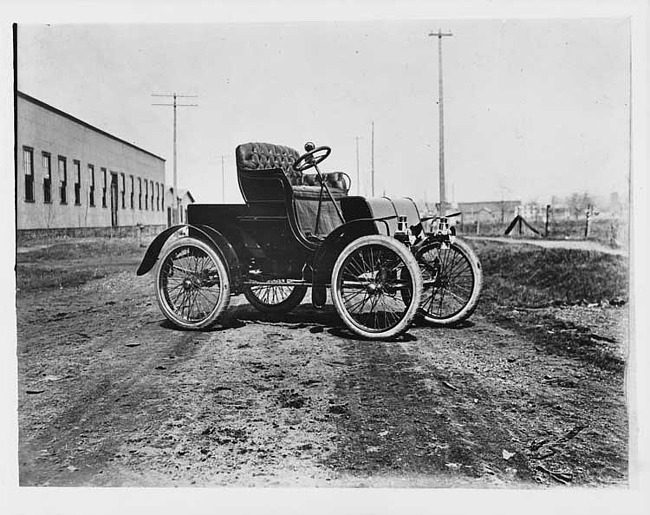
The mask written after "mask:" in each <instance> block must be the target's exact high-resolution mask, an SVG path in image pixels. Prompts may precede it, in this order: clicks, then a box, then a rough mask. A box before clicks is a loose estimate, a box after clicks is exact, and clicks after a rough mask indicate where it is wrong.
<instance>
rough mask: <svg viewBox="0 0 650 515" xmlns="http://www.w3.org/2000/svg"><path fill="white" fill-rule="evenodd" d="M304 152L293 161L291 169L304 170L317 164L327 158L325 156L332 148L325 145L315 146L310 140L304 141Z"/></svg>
mask: <svg viewBox="0 0 650 515" xmlns="http://www.w3.org/2000/svg"><path fill="white" fill-rule="evenodd" d="M305 150H306V151H307V152H305V153H304V154H303V155H301V156H300V157H299V158H298V159H297V160H296V161H295V162H294V163H293V169H294V170H295V171H296V172H301V173H302V172H304V171H305V170H309V169H310V168H313V167H314V166H316V165H317V164H319V163H321V162H323V161H324V160H325V159H327V156H329V155H330V153H331V152H332V149H331V148H330V147H327V146H325V145H323V146H322V147H316V145H314V144H313V143H311V142H308V143H305Z"/></svg>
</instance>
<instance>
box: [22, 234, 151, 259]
mask: <svg viewBox="0 0 650 515" xmlns="http://www.w3.org/2000/svg"><path fill="white" fill-rule="evenodd" d="M142 254H144V249H143V248H141V247H140V246H139V245H138V243H137V242H136V241H134V240H129V239H110V240H109V239H92V240H86V241H79V240H70V241H65V240H62V241H58V242H55V243H53V244H51V245H50V246H48V247H45V248H41V249H35V250H31V251H29V252H25V253H20V254H18V257H17V261H18V263H38V262H50V261H63V260H69V259H85V258H90V259H92V258H98V257H102V258H105V257H108V256H116V257H117V256H125V255H126V256H134V255H142Z"/></svg>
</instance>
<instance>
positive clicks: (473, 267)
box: [416, 239, 483, 326]
mask: <svg viewBox="0 0 650 515" xmlns="http://www.w3.org/2000/svg"><path fill="white" fill-rule="evenodd" d="M416 258H417V260H418V263H419V264H420V268H421V270H422V280H423V290H422V302H421V304H420V312H421V314H422V315H423V317H424V319H425V320H426V321H427V322H429V323H431V324H433V325H439V326H449V325H454V324H457V323H459V322H462V321H463V320H466V319H467V318H468V317H469V316H470V315H471V314H472V313H473V312H474V310H475V309H476V305H477V303H478V298H479V294H480V292H481V286H482V284H483V273H482V271H481V264H480V262H479V260H478V257H477V256H476V254H475V253H474V251H473V250H472V249H471V247H470V246H469V245H467V243H465V242H464V241H462V240H459V239H456V240H455V241H454V242H453V243H443V242H432V243H428V244H425V245H424V246H423V247H422V248H420V249H418V251H417V252H416Z"/></svg>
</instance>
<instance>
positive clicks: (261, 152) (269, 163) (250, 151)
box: [235, 143, 350, 196]
mask: <svg viewBox="0 0 650 515" xmlns="http://www.w3.org/2000/svg"><path fill="white" fill-rule="evenodd" d="M235 157H236V159H237V169H238V170H240V171H242V170H243V171H247V172H252V171H263V170H274V169H280V170H282V171H283V172H284V175H286V176H287V179H289V184H291V186H293V187H294V191H295V192H296V193H298V194H300V192H301V191H304V192H308V191H309V190H308V189H306V188H296V186H317V187H318V190H320V179H319V177H318V175H317V174H315V173H313V174H310V173H305V174H301V173H300V172H297V171H295V170H294V169H293V163H295V162H296V161H297V160H298V158H299V157H300V154H299V153H298V151H297V150H295V149H293V148H291V147H285V146H284V145H274V144H272V143H245V144H243V145H239V146H238V147H237V150H236V151H235ZM323 177H324V178H325V184H327V185H328V186H329V187H330V188H334V189H337V190H341V191H339V192H336V193H337V194H338V195H339V196H340V194H341V193H342V192H343V191H344V192H345V193H347V190H348V189H349V187H350V185H349V184H347V183H346V180H345V176H344V174H343V173H341V172H331V173H324V174H323ZM306 194H307V195H308V196H310V194H309V193H306Z"/></svg>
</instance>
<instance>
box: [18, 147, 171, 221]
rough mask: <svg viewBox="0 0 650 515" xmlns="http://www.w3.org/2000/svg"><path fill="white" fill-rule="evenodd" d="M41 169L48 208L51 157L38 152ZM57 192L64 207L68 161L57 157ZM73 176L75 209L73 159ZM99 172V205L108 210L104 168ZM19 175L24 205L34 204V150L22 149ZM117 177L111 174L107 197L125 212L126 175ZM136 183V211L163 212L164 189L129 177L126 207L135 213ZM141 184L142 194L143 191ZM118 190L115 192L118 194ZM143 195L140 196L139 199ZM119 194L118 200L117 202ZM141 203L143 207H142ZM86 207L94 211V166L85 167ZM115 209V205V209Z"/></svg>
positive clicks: (76, 166)
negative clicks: (20, 176) (86, 176)
mask: <svg viewBox="0 0 650 515" xmlns="http://www.w3.org/2000/svg"><path fill="white" fill-rule="evenodd" d="M41 155H42V159H43V160H42V168H43V202H45V203H46V204H49V203H51V202H52V156H51V154H50V153H49V152H42V154H41ZM57 163H58V172H59V182H58V192H59V200H60V202H61V204H67V203H68V161H67V158H66V157H64V156H58V159H57ZM72 168H73V176H74V203H75V205H76V206H80V205H81V182H82V181H81V163H80V162H79V161H78V160H77V159H74V160H73V161H72ZM100 170H101V203H102V207H108V204H107V197H108V188H109V182H108V174H107V171H106V168H103V167H102V168H100ZM23 172H24V175H25V202H35V191H34V186H35V183H34V149H33V148H31V147H23ZM119 178H120V181H119V184H118V174H117V173H116V172H111V182H110V187H111V188H112V191H113V193H114V195H112V196H111V199H112V201H113V202H115V203H118V202H120V204H121V207H122V209H126V205H127V200H126V192H127V188H126V174H125V173H123V172H122V173H120V174H119ZM136 178H137V180H138V209H140V210H142V209H143V206H144V209H145V210H151V211H161V210H162V211H164V210H165V186H164V184H162V183H159V182H156V181H150V180H147V179H143V178H141V177H134V176H133V175H129V185H130V196H129V206H130V208H131V209H135V179H136ZM143 183H144V190H143ZM118 190H119V192H118ZM143 193H144V196H143ZM118 194H119V199H118V198H117V196H118ZM143 200H144V203H143ZM88 205H89V206H90V207H95V165H92V164H88ZM115 207H116V208H117V205H116V206H115Z"/></svg>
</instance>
